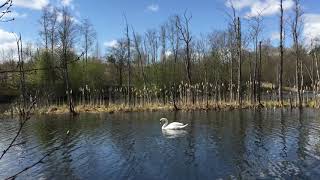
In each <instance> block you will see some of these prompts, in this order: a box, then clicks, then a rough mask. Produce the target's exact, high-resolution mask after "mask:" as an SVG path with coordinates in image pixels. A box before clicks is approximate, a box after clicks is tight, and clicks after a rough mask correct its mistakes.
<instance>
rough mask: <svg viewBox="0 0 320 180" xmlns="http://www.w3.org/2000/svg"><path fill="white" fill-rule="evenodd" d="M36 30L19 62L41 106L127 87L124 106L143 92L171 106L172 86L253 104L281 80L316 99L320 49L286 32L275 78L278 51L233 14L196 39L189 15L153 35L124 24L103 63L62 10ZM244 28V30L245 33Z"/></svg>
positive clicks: (6, 68) (258, 25)
mask: <svg viewBox="0 0 320 180" xmlns="http://www.w3.org/2000/svg"><path fill="white" fill-rule="evenodd" d="M296 7H299V8H300V5H299V4H296ZM233 10H234V9H233ZM295 10H296V9H293V12H295ZM234 12H235V11H234ZM61 14H62V19H61V18H60V17H59V16H60V15H61ZM231 14H232V13H231ZM293 14H294V13H293ZM298 18H300V16H298ZM39 22H40V23H39V28H40V29H41V31H40V32H39V37H40V38H41V40H42V42H41V43H40V44H41V45H39V46H38V47H32V46H31V45H28V44H27V45H26V46H24V49H23V59H24V70H25V72H26V81H27V82H26V84H27V87H28V88H27V89H28V94H29V95H30V96H37V98H39V99H41V101H42V102H50V101H55V102H57V101H58V99H66V97H67V94H68V92H69V93H70V95H71V97H73V98H75V97H77V99H78V100H79V98H78V97H82V100H83V99H84V100H86V99H89V98H90V96H93V94H100V95H99V97H102V96H103V97H110V96H111V95H110V93H109V91H110V88H113V90H112V91H115V89H118V90H119V91H120V89H121V88H123V89H125V88H127V87H130V89H131V90H130V91H126V93H124V94H123V96H127V97H124V98H128V101H130V99H133V98H134V96H135V95H134V93H137V92H138V91H143V90H144V89H152V91H155V94H157V93H158V94H161V92H166V94H167V95H166V96H170V97H171V99H170V100H168V101H173V100H174V99H176V98H178V97H179V96H180V95H179V93H180V94H181V90H180V91H179V90H178V89H179V86H189V87H194V88H190V91H191V93H190V94H193V95H195V94H196V93H197V91H198V90H197V88H196V87H198V88H199V89H202V90H201V92H205V93H207V94H211V93H212V94H214V93H216V94H217V93H218V89H219V92H221V93H222V94H224V98H225V99H228V100H230V101H233V100H236V99H237V98H239V97H238V96H239V94H238V92H239V91H241V93H240V94H241V96H242V97H241V98H242V99H244V100H245V99H249V100H251V101H252V102H256V101H258V99H259V96H261V95H259V94H261V93H266V92H267V90H268V91H270V93H274V94H277V93H278V92H277V91H278V90H277V88H278V87H279V80H280V78H281V79H282V81H281V82H282V84H281V86H283V87H290V88H292V90H293V91H296V89H297V86H298V87H300V90H301V92H302V91H305V90H310V91H314V92H317V91H318V86H317V84H318V82H319V81H320V75H319V66H318V63H319V60H320V59H319V58H320V46H318V45H317V41H316V40H314V41H313V43H312V46H304V45H305V44H310V42H302V41H300V39H302V38H301V37H300V35H299V36H298V34H297V33H295V32H296V31H295V29H294V28H293V27H294V26H292V28H291V26H290V28H288V29H291V33H287V34H286V36H289V35H290V34H293V37H291V38H288V39H293V40H295V41H294V42H293V43H290V44H292V45H291V46H290V47H283V52H284V53H283V69H282V74H280V70H281V67H280V64H279V63H280V55H281V51H279V47H278V45H273V44H272V43H271V40H268V39H264V38H263V28H264V27H263V17H260V16H259V17H252V18H251V19H249V20H248V21H242V19H241V18H237V16H236V14H234V15H233V16H231V17H230V23H229V25H228V26H227V28H226V30H220V31H213V32H210V33H208V34H203V35H201V36H196V35H194V34H192V32H191V29H192V28H191V27H192V15H191V13H190V12H185V13H184V14H182V15H173V16H171V17H170V18H169V19H168V20H167V22H165V23H164V24H162V25H161V26H160V27H159V28H155V29H151V30H147V31H146V32H145V33H142V34H139V33H137V32H135V30H134V28H132V26H130V25H128V22H127V20H126V19H125V22H126V27H125V28H124V31H123V33H124V36H123V38H120V39H118V40H117V43H116V44H114V46H113V47H109V48H108V49H107V53H106V54H105V55H100V52H99V45H98V43H97V38H96V33H95V31H94V27H93V25H92V24H91V23H90V21H89V20H88V19H85V20H83V21H81V22H77V21H75V20H74V18H73V17H72V15H71V13H70V12H69V10H68V9H67V8H63V9H57V8H55V7H52V6H48V7H46V8H44V9H43V15H42V17H41V19H40V20H39ZM295 22H296V24H295ZM213 23H214V22H213ZM244 23H247V26H245V28H244V26H243V24H244ZM298 23H300V20H299V21H293V22H292V24H293V25H296V26H301V24H298ZM241 25H242V26H241ZM284 26H286V24H284ZM288 26H289V25H288ZM241 27H242V28H241ZM279 36H280V34H279ZM296 36H298V38H296V39H295V37H296ZM283 39H285V37H284V38H283ZM298 39H299V41H298ZM79 52H80V53H79ZM80 54H81V55H80ZM14 57H15V55H14V51H13V52H12V53H11V54H10V53H8V54H4V55H3V61H2V63H1V65H0V76H1V82H0V83H1V87H5V88H6V89H11V90H14V89H19V78H18V74H17V73H14V71H16V70H17V61H16V60H15V58H14ZM239 69H240V70H241V71H239ZM66 78H67V79H66ZM298 80H299V82H298ZM67 83H68V85H67ZM263 84H269V85H270V86H269V87H266V86H263ZM66 86H67V88H66ZM207 86H208V87H209V88H208V89H204V88H206V87H207ZM180 88H181V87H180ZM127 89H128V88H127ZM192 89H193V90H192ZM209 90H210V92H208V91H209ZM271 91H272V92H271ZM162 94H163V93H162ZM115 97H117V96H116V95H112V98H115ZM159 97H160V95H159ZM260 98H261V97H260ZM191 99H192V98H191ZM79 101H80V100H79Z"/></svg>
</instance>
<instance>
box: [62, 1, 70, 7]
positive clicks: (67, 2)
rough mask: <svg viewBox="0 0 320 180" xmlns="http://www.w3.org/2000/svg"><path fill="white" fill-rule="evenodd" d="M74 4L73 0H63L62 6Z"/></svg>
mask: <svg viewBox="0 0 320 180" xmlns="http://www.w3.org/2000/svg"><path fill="white" fill-rule="evenodd" d="M71 3H72V0H61V4H62V5H63V6H70V5H71Z"/></svg>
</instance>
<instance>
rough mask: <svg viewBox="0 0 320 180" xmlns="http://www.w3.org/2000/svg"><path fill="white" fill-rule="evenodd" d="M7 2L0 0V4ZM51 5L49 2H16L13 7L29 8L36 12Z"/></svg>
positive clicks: (43, 0)
mask: <svg viewBox="0 0 320 180" xmlns="http://www.w3.org/2000/svg"><path fill="white" fill-rule="evenodd" d="M3 2H5V0H0V3H3ZM48 4H49V0H14V1H13V6H19V7H23V8H29V9H34V10H41V9H42V8H43V7H44V6H46V5H48Z"/></svg>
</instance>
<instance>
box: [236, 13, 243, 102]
mask: <svg viewBox="0 0 320 180" xmlns="http://www.w3.org/2000/svg"><path fill="white" fill-rule="evenodd" d="M237 44H238V104H239V105H242V67H241V65H242V47H241V46H242V42H241V22H240V17H238V26H237Z"/></svg>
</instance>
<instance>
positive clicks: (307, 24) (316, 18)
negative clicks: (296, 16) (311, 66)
mask: <svg viewBox="0 0 320 180" xmlns="http://www.w3.org/2000/svg"><path fill="white" fill-rule="evenodd" d="M303 18H304V29H303V36H304V37H305V38H306V40H307V42H311V40H312V39H315V38H318V39H320V14H305V15H304V17H303Z"/></svg>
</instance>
